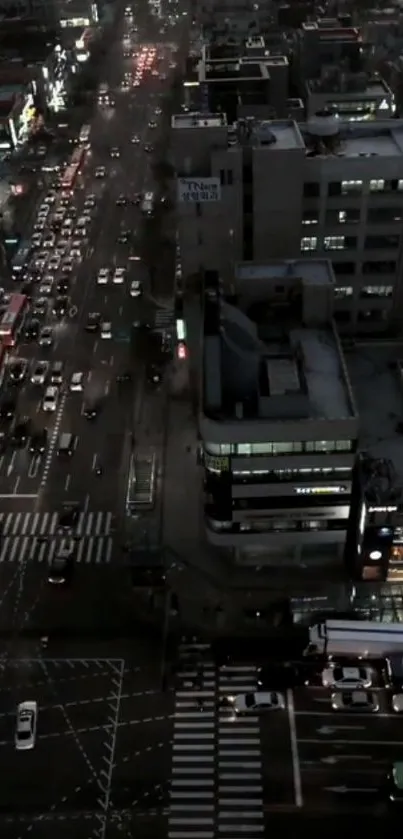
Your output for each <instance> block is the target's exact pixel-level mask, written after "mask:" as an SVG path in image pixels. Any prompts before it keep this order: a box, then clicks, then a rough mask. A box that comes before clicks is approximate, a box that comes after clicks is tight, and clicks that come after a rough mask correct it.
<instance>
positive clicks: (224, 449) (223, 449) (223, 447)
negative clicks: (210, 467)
mask: <svg viewBox="0 0 403 839" xmlns="http://www.w3.org/2000/svg"><path fill="white" fill-rule="evenodd" d="M231 449H232V446H231V444H230V443H221V444H220V454H231Z"/></svg>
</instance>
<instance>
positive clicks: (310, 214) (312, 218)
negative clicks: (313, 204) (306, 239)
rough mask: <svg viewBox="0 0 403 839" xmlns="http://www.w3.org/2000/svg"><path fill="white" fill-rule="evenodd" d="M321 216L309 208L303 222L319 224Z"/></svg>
mask: <svg viewBox="0 0 403 839" xmlns="http://www.w3.org/2000/svg"><path fill="white" fill-rule="evenodd" d="M318 221H319V217H318V214H317V213H315V211H314V210H307V211H306V212H304V215H303V217H302V224H307V225H308V224H318Z"/></svg>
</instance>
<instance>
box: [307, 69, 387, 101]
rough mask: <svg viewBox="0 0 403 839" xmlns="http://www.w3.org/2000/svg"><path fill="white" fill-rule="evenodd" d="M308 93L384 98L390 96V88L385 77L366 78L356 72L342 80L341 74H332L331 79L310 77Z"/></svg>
mask: <svg viewBox="0 0 403 839" xmlns="http://www.w3.org/2000/svg"><path fill="white" fill-rule="evenodd" d="M306 87H307V90H308V93H311V94H321V95H323V96H332V97H339V98H340V99H343V100H347V101H348V100H353V101H354V100H355V99H360V100H361V99H363V100H364V101H365V99H368V100H372V99H383V98H384V97H385V96H390V89H389V87H388V85H387V84H386V82H385V81H384V80H383V79H375V80H374V79H368V80H367V79H365V77H364V75H363V77H362V83H361V84H360V75H359V74H356V75H354V76H352V77H351V78H350V79H347V80H345V81H344V82H343V81H342V77H341V75H340V76H332V77H331V78H330V79H308V80H307V82H306Z"/></svg>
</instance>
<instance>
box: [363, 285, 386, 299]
mask: <svg viewBox="0 0 403 839" xmlns="http://www.w3.org/2000/svg"><path fill="white" fill-rule="evenodd" d="M392 294H393V286H391V285H364V286H363V287H362V289H361V297H392Z"/></svg>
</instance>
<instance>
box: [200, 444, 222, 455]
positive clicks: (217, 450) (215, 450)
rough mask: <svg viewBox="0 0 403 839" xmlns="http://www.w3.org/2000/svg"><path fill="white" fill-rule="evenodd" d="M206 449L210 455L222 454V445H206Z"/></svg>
mask: <svg viewBox="0 0 403 839" xmlns="http://www.w3.org/2000/svg"><path fill="white" fill-rule="evenodd" d="M204 449H205V451H206V452H209V454H221V446H220V443H205V444H204Z"/></svg>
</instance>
